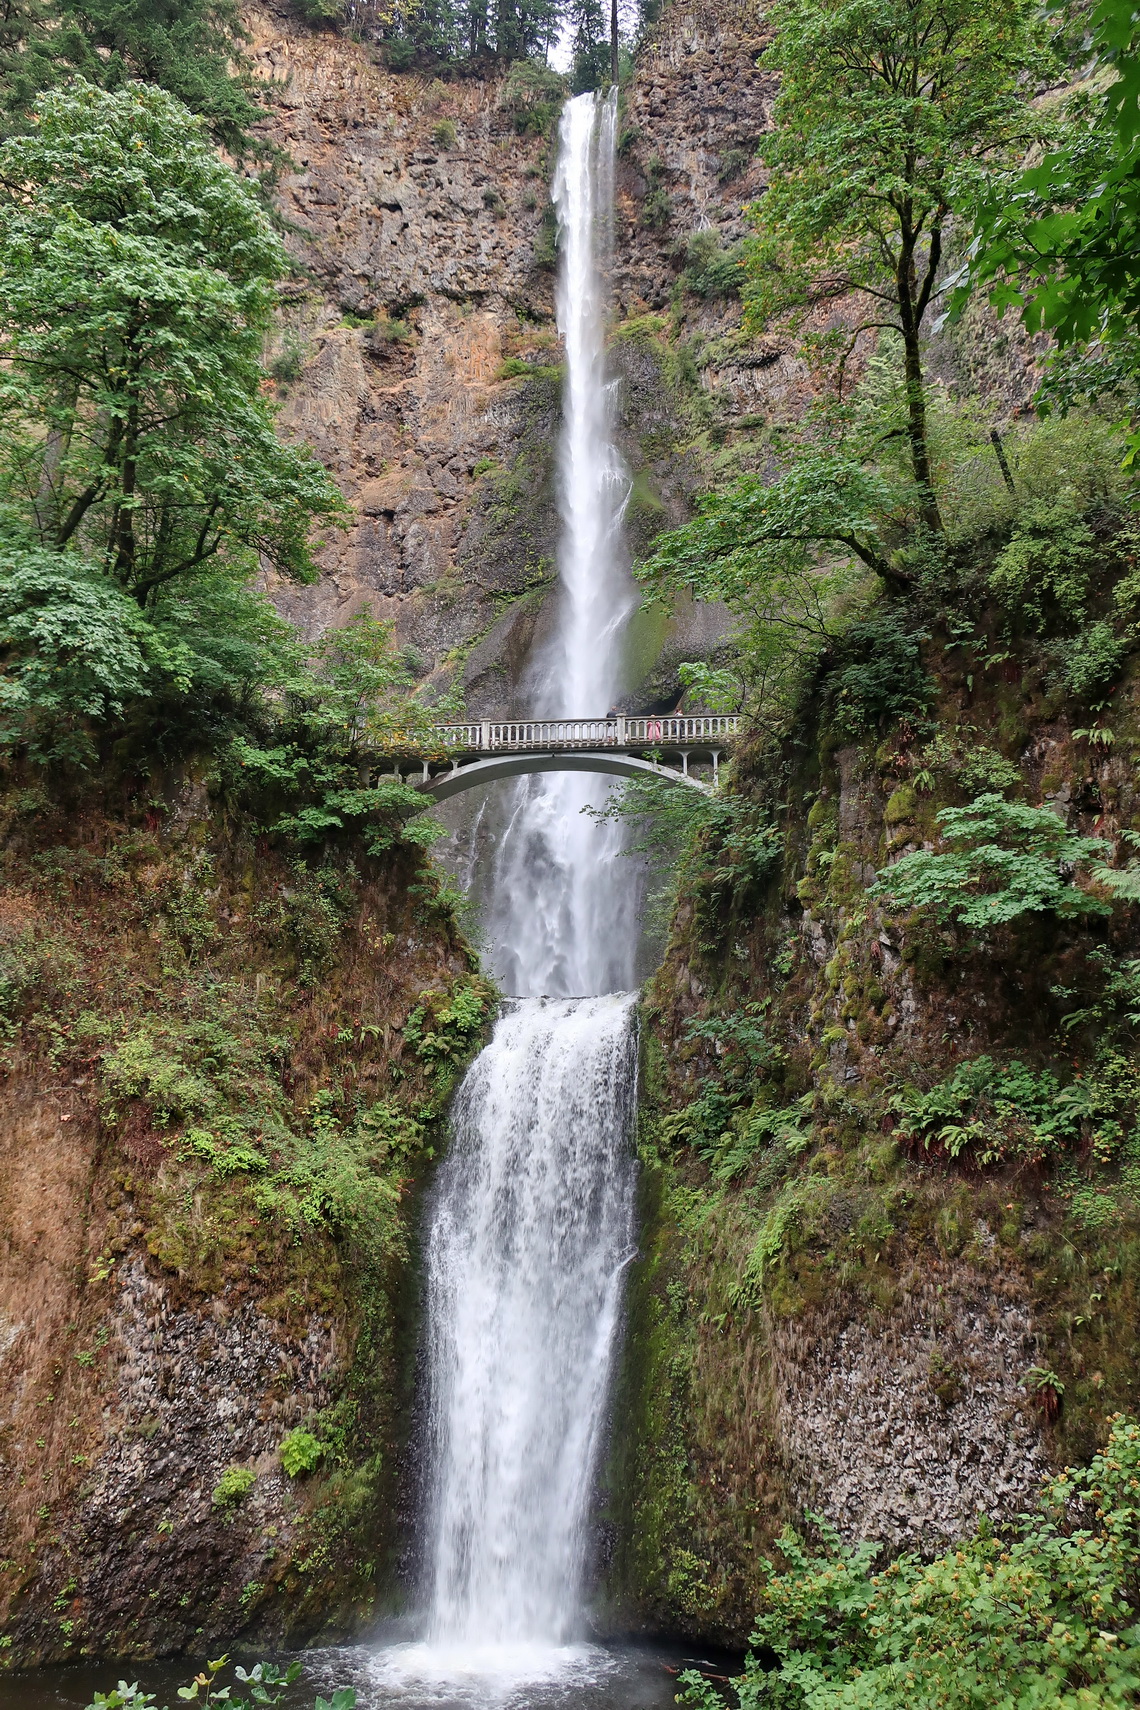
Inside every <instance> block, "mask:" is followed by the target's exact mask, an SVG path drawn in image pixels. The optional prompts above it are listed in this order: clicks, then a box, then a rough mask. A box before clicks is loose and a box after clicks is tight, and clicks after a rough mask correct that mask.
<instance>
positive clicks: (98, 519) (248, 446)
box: [0, 84, 346, 759]
mask: <svg viewBox="0 0 1140 1710" xmlns="http://www.w3.org/2000/svg"><path fill="white" fill-rule="evenodd" d="M36 118H37V123H36V126H35V128H34V130H33V131H32V132H31V133H30V134H28V135H27V136H20V137H13V138H9V139H8V141H6V142H5V143H3V144H0V528H2V530H3V536H4V546H3V550H4V566H5V570H6V575H5V582H4V589H3V594H2V596H0V709H2V715H6V716H7V719H8V721H9V722H8V724H7V727H6V729H5V731H4V735H5V736H6V737H7V739H8V741H9V742H11V741H13V740H16V738H17V736H18V735H19V734H20V733H21V732H22V735H23V738H24V739H25V740H27V741H28V742H29V744H30V746H31V750H32V752H33V756H36V755H38V757H39V758H41V759H42V758H48V757H49V756H50V754H51V753H56V754H58V753H60V752H62V751H63V748H65V747H66V743H64V744H63V748H61V738H60V735H59V730H60V721H61V720H63V721H64V722H66V717H67V715H68V714H70V715H73V716H74V717H78V718H98V717H106V716H109V715H112V714H117V713H119V712H121V710H122V707H123V704H124V696H127V697H129V696H132V695H137V694H138V693H139V692H141V690H142V688H143V687H145V688H146V690H147V692H148V693H149V694H150V695H152V696H153V695H156V694H159V693H167V694H169V693H173V694H175V695H176V696H185V695H186V693H187V692H188V691H189V690H190V689H191V688H193V689H194V690H195V691H203V690H204V691H206V692H207V693H209V694H216V693H219V692H221V691H222V690H228V691H230V692H232V693H233V694H235V695H237V696H238V698H239V699H240V697H241V695H242V694H244V693H246V692H247V691H248V690H249V689H250V688H251V687H252V686H253V685H255V684H260V683H262V682H264V680H265V678H266V675H267V670H269V660H270V656H271V655H273V654H274V653H276V654H279V655H280V659H279V661H278V664H277V665H276V666H274V667H273V669H275V670H277V671H278V672H281V671H285V670H287V669H288V668H289V661H290V660H291V659H292V657H293V652H292V649H291V647H290V643H289V639H288V635H287V632H286V630H285V626H284V625H282V624H281V623H280V621H279V620H278V619H277V618H276V617H275V615H274V614H273V612H272V608H271V607H270V606H269V605H268V602H267V601H266V600H265V599H264V598H263V597H262V596H260V595H258V594H256V593H254V591H253V590H252V588H251V586H250V583H251V577H252V575H253V574H254V572H256V570H257V569H258V567H259V565H262V564H264V565H271V566H273V567H274V568H275V569H276V570H278V571H279V572H280V573H282V574H284V575H287V576H291V577H294V578H296V579H300V580H302V581H306V580H311V579H312V578H313V577H314V576H315V575H316V567H315V564H314V562H313V559H312V557H311V554H310V549H309V534H310V531H311V529H312V527H313V524H314V522H324V523H337V524H338V523H339V522H340V521H341V520H342V519H343V517H344V516H345V514H346V511H345V507H344V504H343V501H342V499H341V498H340V495H339V493H338V492H337V490H336V488H335V487H334V486H333V485H332V483H331V481H330V480H329V478H328V476H327V475H326V473H325V471H324V470H323V469H322V468H321V466H320V464H319V463H317V461H316V460H315V459H314V458H313V457H312V456H311V455H310V454H309V453H308V452H306V451H305V450H303V449H302V448H299V447H297V446H292V445H288V444H286V443H284V442H283V441H282V440H281V439H280V438H279V437H278V435H277V433H276V432H275V428H274V421H273V416H272V412H271V409H270V406H269V404H268V402H267V401H266V399H265V397H264V395H263V392H262V381H263V374H262V369H261V363H260V357H261V349H262V341H263V337H264V333H265V330H266V328H267V326H268V325H269V321H270V316H271V314H272V308H273V302H274V290H273V287H274V282H275V280H276V279H277V277H278V276H279V275H280V273H281V272H282V270H283V268H284V266H285V260H286V258H285V255H284V251H283V250H282V247H281V245H280V243H279V241H278V239H277V237H276V236H275V235H274V233H273V231H272V229H271V227H270V225H269V223H268V220H267V218H266V216H265V214H264V212H263V211H262V209H261V208H260V206H259V204H258V202H257V200H256V198H255V196H254V195H253V193H252V192H251V190H250V189H249V188H248V187H247V186H246V185H245V184H243V183H242V181H241V180H240V179H239V178H238V177H237V176H236V174H235V173H234V172H233V171H231V170H230V168H229V167H227V166H226V165H225V164H224V163H223V162H222V161H220V160H219V159H218V157H217V155H216V153H215V151H214V148H213V146H212V145H211V143H210V141H209V138H208V137H207V135H206V134H205V130H204V127H203V126H202V125H201V123H200V122H198V121H196V120H194V119H193V118H192V117H191V115H190V114H189V113H188V112H187V111H186V109H185V108H184V107H183V106H181V105H180V104H179V103H178V102H177V101H176V100H175V99H174V98H173V97H172V96H170V95H167V94H165V93H163V92H162V91H160V90H157V89H153V88H142V87H138V86H131V87H128V88H126V89H123V90H120V91H118V92H115V93H107V92H105V91H102V90H99V89H95V88H93V87H92V86H90V85H88V84H79V85H77V86H75V87H74V88H71V89H68V90H66V91H55V92H52V93H49V94H47V95H45V96H43V97H42V98H41V100H40V101H39V103H38V105H37V108H36ZM127 606H130V607H133V615H132V613H131V612H130V611H128V610H127V609H126V607H127ZM270 674H272V672H270ZM2 715H0V716H2ZM12 720H15V723H12V722H11V721H12ZM53 732H54V734H52V733H53Z"/></svg>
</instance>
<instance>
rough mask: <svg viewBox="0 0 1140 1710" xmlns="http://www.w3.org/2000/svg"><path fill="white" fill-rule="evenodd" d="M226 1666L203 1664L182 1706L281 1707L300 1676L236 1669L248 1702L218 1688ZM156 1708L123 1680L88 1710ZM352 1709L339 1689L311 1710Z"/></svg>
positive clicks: (265, 1668)
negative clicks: (247, 1694) (248, 1689)
mask: <svg viewBox="0 0 1140 1710" xmlns="http://www.w3.org/2000/svg"><path fill="white" fill-rule="evenodd" d="M228 1662H229V1658H228V1657H218V1658H217V1659H216V1660H215V1661H214V1662H208V1663H206V1665H205V1667H204V1668H203V1669H202V1670H201V1672H200V1673H198V1674H196V1675H195V1676H194V1679H193V1680H192V1681H191V1682H190V1684H189V1686H180V1687H179V1688H178V1698H179V1700H180V1701H181V1702H182V1703H184V1704H200V1705H201V1706H202V1707H203V1710H217V1707H219V1706H222V1705H224V1706H225V1710H255V1706H256V1707H257V1710H262V1707H263V1706H266V1705H270V1706H272V1705H274V1704H280V1703H281V1702H282V1700H283V1699H284V1698H285V1695H286V1693H287V1692H288V1690H289V1688H290V1687H292V1686H295V1685H296V1683H297V1681H299V1680H300V1678H301V1674H302V1664H301V1663H299V1662H291V1663H289V1665H288V1666H287V1667H286V1668H281V1667H279V1666H278V1664H277V1663H267V1662H259V1663H254V1665H253V1667H252V1668H251V1669H248V1670H247V1669H244V1668H241V1667H236V1668H235V1669H234V1678H235V1679H236V1680H237V1681H238V1682H239V1683H240V1685H242V1686H248V1687H249V1688H250V1692H249V1696H248V1698H247V1697H245V1696H244V1695H239V1696H237V1697H235V1696H234V1690H233V1687H232V1686H219V1684H218V1676H219V1675H220V1674H221V1672H222V1670H223V1669H224V1668H225V1667H226V1665H227V1663H228ZM157 1705H158V1700H157V1698H156V1697H155V1695H154V1693H153V1692H144V1691H143V1690H142V1689H141V1688H140V1686H139V1684H138V1682H137V1681H136V1682H135V1683H134V1685H131V1686H129V1685H128V1684H127V1682H126V1681H125V1680H120V1682H119V1684H118V1686H117V1687H114V1688H113V1689H112V1690H111V1691H110V1692H97V1693H96V1694H95V1696H94V1698H93V1699H92V1701H91V1703H90V1704H89V1705H88V1706H87V1710H157ZM355 1706H356V1692H355V1690H354V1688H353V1687H351V1686H341V1687H338V1688H337V1689H336V1691H335V1692H334V1693H333V1695H332V1698H331V1699H324V1698H321V1697H319V1696H318V1698H317V1700H316V1703H315V1705H314V1710H355ZM163 1710H169V1706H164V1707H163Z"/></svg>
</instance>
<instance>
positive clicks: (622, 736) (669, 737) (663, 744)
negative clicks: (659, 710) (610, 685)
mask: <svg viewBox="0 0 1140 1710" xmlns="http://www.w3.org/2000/svg"><path fill="white" fill-rule="evenodd" d="M739 724H740V721H739V719H736V718H714V717H707V718H702V717H692V718H683V717H680V716H675V715H670V714H665V715H662V716H656V715H654V714H648V715H647V716H645V717H643V718H621V717H618V718H548V719H508V720H503V721H499V720H495V719H482V720H480V721H478V722H475V723H472V724H445V725H440V726H439V727H438V728H437V729H436V730H433V731H432V732H431V733H430V738H429V739H426V740H425V741H424V743H423V746H422V748H419V751H418V752H417V746H418V745H409V748H408V749H407V750H406V751H405V752H404V753H401V754H399V755H397V756H396V759H395V775H396V776H397V777H400V778H402V779H403V781H404V782H405V783H408V784H412V785H414V786H415V788H417V789H419V790H422V791H423V793H424V795H425V796H428V797H429V798H430V799H431V800H432V801H437V802H442V801H446V800H447V798H448V797H449V796H455V795H458V794H459V792H460V791H461V790H471V789H475V788H477V787H478V786H479V785H481V784H487V783H492V782H493V781H495V780H496V779H498V778H519V777H522V776H524V775H525V774H526V773H528V772H608V773H610V774H611V775H613V776H615V777H619V778H643V777H650V778H660V779H662V780H663V781H666V782H669V783H674V784H681V785H687V786H688V787H689V788H691V789H695V790H704V791H705V792H708V791H710V790H713V789H715V788H716V784H717V781H718V778H719V773H720V762H721V760H722V759H724V758H725V757H726V755H727V754H729V753H730V752H731V750H732V746H733V743H734V742H735V740H736V737H737V734H738V727H739ZM441 755H442V756H443V757H442V758H441V757H440V756H441ZM694 762H695V763H697V764H700V763H702V762H704V763H705V764H711V766H712V774H713V775H712V782H711V784H710V783H707V782H705V780H703V779H701V778H696V777H694V776H693V775H692V773H691V772H690V771H689V767H690V764H691V763H694ZM391 775H392V774H391V773H389V776H391Z"/></svg>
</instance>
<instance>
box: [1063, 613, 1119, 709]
mask: <svg viewBox="0 0 1140 1710" xmlns="http://www.w3.org/2000/svg"><path fill="white" fill-rule="evenodd" d="M1129 650H1130V642H1129V640H1128V638H1127V637H1125V636H1121V635H1117V633H1116V630H1115V629H1114V628H1113V626H1112V624H1111V623H1109V622H1108V621H1107V619H1105V618H1098V619H1097V620H1096V622H1095V623H1090V624H1086V626H1085V627H1084V629H1081V630H1079V631H1078V632H1077V634H1076V635H1074V636H1073V638H1072V640H1071V641H1066V642H1062V643H1061V644H1060V646H1059V647H1058V649H1057V654H1058V666H1057V672H1056V676H1057V680H1058V682H1059V683H1060V685H1061V687H1062V688H1063V689H1064V690H1065V692H1066V694H1068V695H1070V696H1071V697H1072V699H1073V700H1075V701H1085V700H1088V699H1089V697H1090V696H1091V695H1095V694H1098V693H1100V692H1101V691H1103V690H1104V689H1107V688H1108V686H1109V684H1110V683H1112V682H1114V681H1115V679H1116V678H1117V677H1118V676H1119V675H1120V668H1121V666H1122V665H1123V663H1124V660H1125V657H1126V656H1127V654H1128V652H1129Z"/></svg>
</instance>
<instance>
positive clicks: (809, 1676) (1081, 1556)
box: [679, 1416, 1140, 1710]
mask: <svg viewBox="0 0 1140 1710" xmlns="http://www.w3.org/2000/svg"><path fill="white" fill-rule="evenodd" d="M1138 1499H1140V1427H1138V1426H1137V1425H1136V1423H1135V1422H1134V1421H1132V1420H1129V1419H1125V1418H1122V1417H1120V1416H1117V1417H1116V1418H1114V1419H1113V1421H1112V1426H1111V1431H1110V1434H1109V1440H1108V1443H1107V1445H1106V1447H1105V1448H1104V1449H1103V1450H1102V1451H1101V1452H1100V1453H1098V1454H1097V1455H1096V1456H1094V1458H1093V1460H1092V1463H1091V1465H1090V1466H1089V1467H1088V1468H1074V1467H1070V1468H1069V1469H1068V1470H1067V1471H1065V1472H1064V1473H1062V1474H1060V1475H1059V1476H1058V1477H1056V1478H1053V1479H1050V1480H1049V1482H1048V1483H1047V1484H1046V1486H1045V1489H1044V1492H1043V1495H1042V1498H1041V1503H1040V1509H1039V1512H1038V1513H1037V1514H1035V1515H1027V1516H1025V1517H1023V1519H1022V1520H1021V1521H1020V1522H1019V1524H1018V1526H1017V1528H1016V1531H1015V1535H1014V1536H1013V1537H1012V1538H1003V1537H1001V1536H999V1535H997V1534H996V1533H995V1531H994V1529H993V1527H992V1526H991V1525H990V1524H989V1522H988V1521H987V1520H986V1518H985V1516H982V1517H981V1519H980V1521H979V1524H978V1529H977V1531H976V1532H975V1534H974V1535H973V1537H971V1538H968V1539H965V1540H963V1542H962V1543H960V1544H959V1545H958V1546H956V1547H955V1548H954V1549H951V1550H949V1551H947V1552H946V1553H944V1554H943V1555H941V1556H938V1557H936V1558H935V1559H934V1560H933V1561H930V1562H924V1561H921V1560H920V1559H919V1558H917V1557H916V1556H912V1555H908V1556H903V1557H901V1558H899V1560H897V1561H895V1562H892V1563H891V1564H890V1566H889V1567H887V1568H885V1569H883V1571H881V1572H879V1573H874V1572H872V1565H873V1562H874V1558H875V1556H876V1554H877V1553H878V1546H876V1545H874V1544H867V1543H861V1544H857V1545H854V1546H850V1545H845V1544H843V1543H841V1542H840V1540H839V1539H838V1537H837V1536H836V1535H835V1533H834V1532H832V1531H831V1530H830V1529H829V1528H828V1527H827V1526H826V1525H824V1524H823V1523H822V1522H820V1521H817V1522H816V1525H817V1528H818V1530H819V1532H820V1533H821V1536H822V1539H823V1553H814V1552H812V1551H811V1550H809V1549H808V1548H807V1547H806V1546H805V1544H804V1543H803V1541H802V1540H801V1539H800V1538H799V1537H798V1536H797V1535H796V1534H795V1533H794V1532H792V1531H791V1530H790V1529H789V1530H787V1531H785V1532H784V1534H783V1536H782V1537H781V1539H780V1548H781V1551H782V1553H783V1557H784V1561H785V1564H786V1565H785V1566H784V1567H783V1568H782V1569H777V1568H776V1567H774V1566H772V1565H771V1564H769V1565H768V1567H767V1572H766V1577H765V1585H764V1595H763V1601H762V1604H761V1608H760V1612H759V1614H758V1616H757V1620H756V1626H755V1629H754V1631H753V1635H752V1646H753V1649H752V1651H751V1652H750V1654H749V1657H748V1660H747V1662H746V1664H745V1670H744V1673H743V1675H742V1676H741V1677H740V1678H739V1679H738V1680H736V1681H734V1682H733V1686H734V1688H735V1691H736V1694H737V1697H738V1699H739V1703H740V1706H741V1710H764V1707H765V1706H771V1707H772V1710H799V1707H801V1706H802V1707H803V1710H809V1707H810V1710H830V1707H831V1706H834V1707H835V1710H840V1707H841V1706H843V1707H849V1710H992V1707H993V1706H995V1705H1008V1706H1010V1707H1011V1710H1113V1707H1116V1706H1119V1707H1121V1710H1123V1707H1124V1706H1126V1705H1129V1704H1133V1703H1134V1702H1135V1698H1136V1692H1137V1689H1138V1688H1140V1626H1138V1625H1137V1622H1136V1612H1135V1609H1136V1596H1137V1592H1138V1590H1140V1527H1138V1520H1140V1500H1138ZM773 1659H774V1663H773ZM680 1684H681V1685H682V1686H683V1688H684V1691H683V1694H682V1696H681V1698H680V1699H679V1702H680V1703H682V1704H687V1705H689V1706H690V1707H692V1710H719V1706H720V1705H721V1704H722V1703H723V1700H722V1699H721V1698H720V1697H719V1695H718V1694H717V1693H716V1692H715V1690H714V1689H713V1688H712V1687H711V1686H710V1685H709V1684H708V1683H707V1682H705V1681H704V1680H702V1678H701V1677H700V1676H699V1675H697V1674H695V1673H693V1672H689V1673H687V1674H685V1675H682V1676H681V1681H680Z"/></svg>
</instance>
